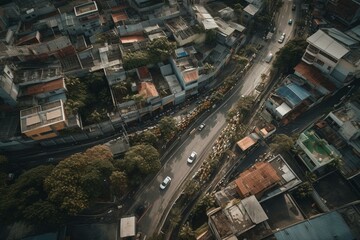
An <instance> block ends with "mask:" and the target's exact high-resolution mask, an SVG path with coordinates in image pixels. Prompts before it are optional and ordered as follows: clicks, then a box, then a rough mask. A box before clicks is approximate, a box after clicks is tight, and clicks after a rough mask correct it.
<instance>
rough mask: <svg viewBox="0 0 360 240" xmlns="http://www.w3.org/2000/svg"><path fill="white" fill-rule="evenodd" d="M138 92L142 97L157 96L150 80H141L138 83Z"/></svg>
mask: <svg viewBox="0 0 360 240" xmlns="http://www.w3.org/2000/svg"><path fill="white" fill-rule="evenodd" d="M139 94H140V95H141V96H143V97H144V98H152V97H158V96H159V93H158V91H157V90H156V87H155V85H154V83H152V82H142V83H140V89H139Z"/></svg>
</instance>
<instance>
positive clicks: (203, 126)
mask: <svg viewBox="0 0 360 240" xmlns="http://www.w3.org/2000/svg"><path fill="white" fill-rule="evenodd" d="M205 126H206V125H205V123H202V124H200V126H199V128H198V130H199V131H201V130H203V129H204V128H205Z"/></svg>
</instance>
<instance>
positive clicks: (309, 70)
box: [294, 61, 336, 92]
mask: <svg viewBox="0 0 360 240" xmlns="http://www.w3.org/2000/svg"><path fill="white" fill-rule="evenodd" d="M294 70H295V72H298V73H299V74H300V75H301V76H303V77H304V78H306V80H308V81H309V82H311V83H312V84H313V85H315V86H319V85H320V86H322V87H324V88H326V89H327V90H329V91H330V92H333V91H335V90H336V86H335V85H334V84H333V83H332V82H330V80H329V79H327V78H325V77H324V76H323V75H322V73H321V71H320V70H319V69H317V68H316V67H314V66H311V65H309V64H306V63H305V62H303V61H301V62H300V63H299V64H298V65H296V66H295V68H294Z"/></svg>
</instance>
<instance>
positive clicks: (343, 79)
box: [302, 28, 360, 86]
mask: <svg viewBox="0 0 360 240" xmlns="http://www.w3.org/2000/svg"><path fill="white" fill-rule="evenodd" d="M306 41H307V42H308V43H309V45H308V46H307V48H306V52H305V53H304V55H303V57H302V60H303V61H304V62H305V63H307V64H310V65H313V66H315V67H316V68H318V69H319V70H320V71H322V72H323V73H324V74H325V75H326V76H327V77H328V78H329V79H330V80H332V81H333V82H334V83H335V84H336V85H337V86H343V85H347V84H349V83H350V82H351V81H353V80H354V79H355V78H358V77H360V47H359V41H358V40H356V39H354V38H352V37H350V36H348V35H346V34H345V33H343V32H341V31H339V30H337V29H335V28H323V29H320V30H318V31H317V32H316V33H314V34H313V35H311V36H310V37H308V38H307V40H306Z"/></svg>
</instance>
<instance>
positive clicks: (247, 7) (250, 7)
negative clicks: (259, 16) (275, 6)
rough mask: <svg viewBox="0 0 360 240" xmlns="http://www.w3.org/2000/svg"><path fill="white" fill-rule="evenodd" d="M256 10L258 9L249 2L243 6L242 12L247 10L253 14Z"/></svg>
mask: <svg viewBox="0 0 360 240" xmlns="http://www.w3.org/2000/svg"><path fill="white" fill-rule="evenodd" d="M258 11H259V9H258V8H257V7H256V6H254V5H252V4H249V5H247V6H246V7H245V8H244V12H247V13H248V14H250V15H251V16H254V15H255V14H256V13H257V12H258Z"/></svg>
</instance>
